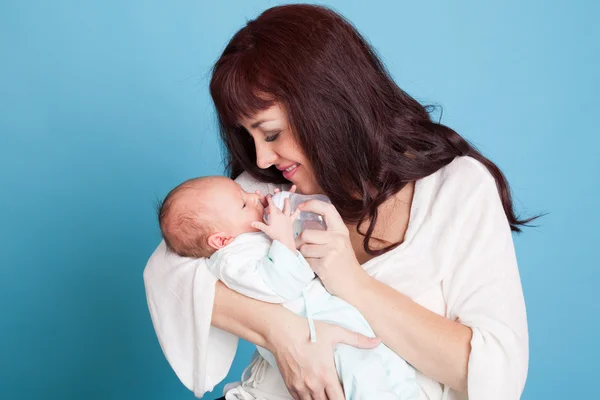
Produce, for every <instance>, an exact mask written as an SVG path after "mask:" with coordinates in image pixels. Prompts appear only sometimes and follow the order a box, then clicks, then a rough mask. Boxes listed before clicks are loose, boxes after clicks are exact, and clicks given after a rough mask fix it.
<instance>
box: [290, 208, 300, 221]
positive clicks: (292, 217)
mask: <svg viewBox="0 0 600 400" xmlns="http://www.w3.org/2000/svg"><path fill="white" fill-rule="evenodd" d="M300 212H301V211H300V209H298V208H296V211H294V212H293V214H292V215H290V219H291V220H292V221H295V220H296V219H298V216H299V215H300Z"/></svg>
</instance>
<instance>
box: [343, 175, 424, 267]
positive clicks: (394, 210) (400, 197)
mask: <svg viewBox="0 0 600 400" xmlns="http://www.w3.org/2000/svg"><path fill="white" fill-rule="evenodd" d="M414 191H415V183H414V182H411V183H409V184H407V185H406V186H405V187H403V188H402V190H400V191H399V192H398V193H396V194H395V195H393V196H391V197H390V198H389V199H387V200H386V201H385V202H384V203H383V204H381V205H380V206H379V208H378V209H377V214H378V216H377V222H376V223H375V229H374V230H373V235H371V240H370V241H369V248H370V249H371V250H379V249H382V248H384V247H387V246H389V245H391V244H393V243H401V242H403V241H404V236H405V235H406V230H407V228H408V222H409V220H410V209H411V205H412V201H413V195H414ZM370 222H371V221H370V220H366V221H365V222H363V224H362V225H361V229H360V230H361V232H363V233H365V232H366V231H367V229H368V227H369V223H370ZM356 226H357V225H356V224H347V227H348V230H349V231H350V242H351V243H352V248H353V249H354V254H355V255H356V258H357V260H358V262H359V263H361V264H364V263H365V262H367V261H369V260H370V259H372V258H374V257H376V256H373V255H371V254H368V253H367V252H366V251H365V249H364V247H363V242H364V236H362V235H360V234H359V233H358V232H357V231H356Z"/></svg>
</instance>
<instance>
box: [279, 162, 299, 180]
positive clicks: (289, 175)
mask: <svg viewBox="0 0 600 400" xmlns="http://www.w3.org/2000/svg"><path fill="white" fill-rule="evenodd" d="M294 165H295V167H294V168H293V169H292V170H291V171H288V170H287V168H286V169H284V170H283V171H282V173H283V177H284V178H285V179H287V180H288V181H289V180H291V178H292V176H294V175H295V174H296V171H298V168H299V167H300V164H298V163H295V164H292V165H290V167H291V166H294ZM288 168H289V167H288Z"/></svg>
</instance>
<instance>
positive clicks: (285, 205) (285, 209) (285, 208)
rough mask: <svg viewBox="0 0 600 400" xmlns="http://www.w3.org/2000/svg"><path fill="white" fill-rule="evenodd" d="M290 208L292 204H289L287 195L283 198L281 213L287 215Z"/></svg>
mask: <svg viewBox="0 0 600 400" xmlns="http://www.w3.org/2000/svg"><path fill="white" fill-rule="evenodd" d="M291 208H292V206H291V205H290V199H289V197H286V198H285V199H284V200H283V215H285V216H286V217H289V216H290V213H291Z"/></svg>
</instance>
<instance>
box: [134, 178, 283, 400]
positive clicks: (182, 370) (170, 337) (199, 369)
mask: <svg viewBox="0 0 600 400" xmlns="http://www.w3.org/2000/svg"><path fill="white" fill-rule="evenodd" d="M236 182H238V183H239V184H240V185H241V186H242V187H243V188H244V190H247V191H254V190H256V189H260V190H261V191H262V192H263V193H272V192H273V189H274V188H275V186H274V185H271V184H263V183H260V182H257V181H256V180H254V179H253V178H251V177H250V176H249V174H247V173H243V174H242V175H240V176H239V177H238V179H236ZM216 281H217V279H216V278H215V276H214V275H213V274H211V273H210V271H209V270H208V268H207V266H206V259H198V260H194V259H189V258H182V257H179V256H177V255H175V254H172V253H170V252H167V249H166V246H165V243H164V241H163V242H161V243H160V244H159V245H158V247H157V248H156V250H155V251H154V253H153V254H152V256H151V257H150V259H149V260H148V263H147V264H146V268H145V269H144V285H145V288H146V298H147V301H148V308H149V311H150V316H151V318H152V323H153V325H154V330H155V331H156V336H157V337H158V341H159V343H160V346H161V348H162V350H163V353H164V354H165V357H166V358H167V360H168V361H169V364H170V365H171V367H172V368H173V370H174V371H175V373H176V374H177V377H178V378H179V379H180V380H181V382H182V383H183V384H184V385H185V386H186V387H187V388H188V389H190V390H192V391H193V392H194V395H195V396H196V397H201V396H202V395H203V394H204V393H205V392H207V391H211V390H213V388H214V386H215V385H217V384H218V383H219V382H220V381H222V380H223V379H224V378H225V376H227V373H228V372H229V368H230V367H231V363H232V361H233V357H234V356H235V352H236V349H237V341H238V338H237V337H236V336H234V335H232V334H230V333H228V332H226V331H224V330H221V329H219V328H215V327H213V326H211V320H212V309H213V301H214V293H215V283H216Z"/></svg>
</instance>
